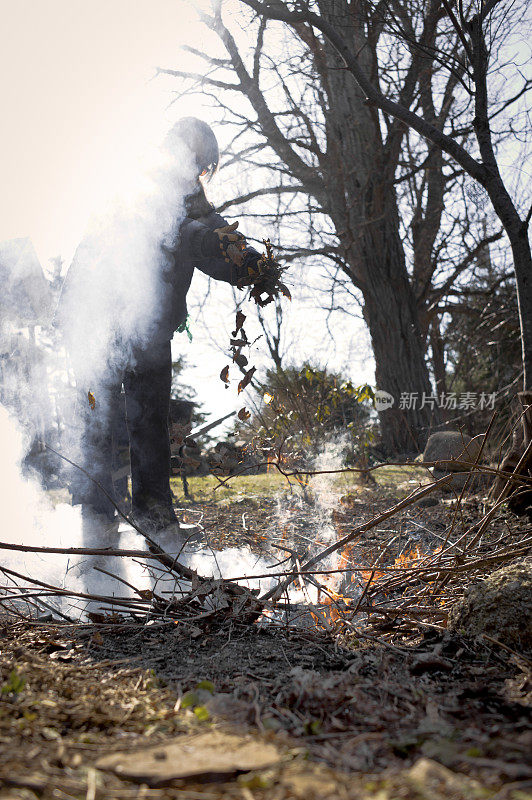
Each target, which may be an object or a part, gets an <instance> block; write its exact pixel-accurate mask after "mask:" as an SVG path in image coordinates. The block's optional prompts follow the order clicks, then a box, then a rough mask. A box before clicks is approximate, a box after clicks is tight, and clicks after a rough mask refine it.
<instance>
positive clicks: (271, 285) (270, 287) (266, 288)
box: [242, 251, 279, 294]
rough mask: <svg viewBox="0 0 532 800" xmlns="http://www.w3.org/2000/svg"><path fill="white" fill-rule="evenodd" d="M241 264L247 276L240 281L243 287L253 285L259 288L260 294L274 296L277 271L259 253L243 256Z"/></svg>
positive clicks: (277, 277)
mask: <svg viewBox="0 0 532 800" xmlns="http://www.w3.org/2000/svg"><path fill="white" fill-rule="evenodd" d="M243 264H244V266H245V267H246V269H247V273H248V274H247V276H246V277H245V278H244V280H243V281H242V283H243V285H244V284H246V285H249V284H253V286H255V287H258V286H260V290H261V292H267V293H268V294H274V293H275V291H276V288H277V281H278V280H279V271H278V270H277V269H275V267H274V266H273V265H272V264H270V263H269V262H268V261H266V259H265V258H264V256H262V255H261V254H260V253H257V252H254V251H251V252H249V251H248V252H247V253H246V254H245V258H244V259H243Z"/></svg>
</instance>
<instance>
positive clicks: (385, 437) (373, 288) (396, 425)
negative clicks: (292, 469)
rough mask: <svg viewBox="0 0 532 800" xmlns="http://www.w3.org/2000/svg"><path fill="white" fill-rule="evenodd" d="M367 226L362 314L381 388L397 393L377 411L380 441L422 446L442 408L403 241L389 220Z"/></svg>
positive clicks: (400, 448)
mask: <svg viewBox="0 0 532 800" xmlns="http://www.w3.org/2000/svg"><path fill="white" fill-rule="evenodd" d="M383 228H387V230H383ZM371 229H373V231H372V230H371ZM366 231H367V234H368V235H367V236H366V237H365V241H364V244H365V245H366V246H365V248H364V262H365V269H364V290H363V294H364V317H365V319H366V322H367V325H368V327H369V331H370V335H371V341H372V345H373V353H374V356H375V364H376V368H375V382H376V385H377V389H379V390H383V391H385V392H388V393H389V394H391V395H392V397H393V399H394V403H393V406H392V407H391V408H387V409H384V410H382V411H380V412H379V419H380V423H381V431H382V441H383V445H384V447H385V449H386V451H387V452H389V453H397V452H402V453H404V452H412V451H419V450H420V449H422V448H423V447H424V445H425V443H426V440H427V437H428V435H429V433H430V429H431V427H434V426H435V425H437V424H438V423H439V422H440V411H439V408H438V404H437V402H436V398H435V395H434V394H433V391H432V388H431V385H430V380H429V375H428V369H427V365H426V363H425V358H424V343H423V337H422V335H421V332H420V327H419V318H418V312H417V308H416V302H415V298H414V294H413V291H412V287H411V285H410V283H409V280H408V273H407V271H406V267H405V262H404V252H403V247H402V243H401V240H400V238H399V235H398V233H397V231H393V230H390V228H389V226H386V225H385V224H383V225H379V226H375V227H373V226H367V228H366ZM371 234H372V235H371ZM368 239H369V241H368Z"/></svg>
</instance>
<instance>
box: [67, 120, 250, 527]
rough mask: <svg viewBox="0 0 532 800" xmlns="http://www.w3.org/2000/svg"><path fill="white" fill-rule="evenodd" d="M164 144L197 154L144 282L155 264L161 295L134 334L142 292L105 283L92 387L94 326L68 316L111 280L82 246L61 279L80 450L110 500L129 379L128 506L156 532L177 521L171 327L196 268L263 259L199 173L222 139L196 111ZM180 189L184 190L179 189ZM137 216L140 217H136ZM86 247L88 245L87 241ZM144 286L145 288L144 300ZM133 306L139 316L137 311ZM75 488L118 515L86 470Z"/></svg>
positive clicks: (210, 166)
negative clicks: (117, 426)
mask: <svg viewBox="0 0 532 800" xmlns="http://www.w3.org/2000/svg"><path fill="white" fill-rule="evenodd" d="M165 147H166V150H167V151H168V152H169V153H173V154H174V158H175V159H176V160H178V159H180V158H182V157H183V151H184V150H186V154H187V158H188V161H189V162H190V161H192V167H191V173H190V170H189V173H188V176H187V178H186V179H180V180H177V181H176V183H175V186H174V187H173V188H172V191H173V192H174V191H175V195H176V197H177V199H178V200H179V201H180V202H177V204H176V207H177V208H179V209H180V210H179V212H178V213H177V216H178V224H177V225H176V230H177V235H176V232H175V230H172V229H171V230H170V232H165V236H164V237H163V240H162V241H161V242H160V243H159V245H158V248H159V256H160V257H158V258H157V259H156V261H155V262H154V266H153V268H152V270H151V273H150V274H149V275H148V274H147V278H146V283H148V282H150V281H152V279H153V274H152V273H153V272H154V271H157V272H158V275H157V276H156V277H157V280H156V284H157V287H158V289H157V302H156V303H154V304H153V309H154V310H153V312H150V313H149V314H145V315H144V316H145V317H147V318H148V321H146V319H144V318H143V319H142V320H141V322H139V327H140V326H142V330H143V335H142V336H140V335H138V331H137V328H136V327H135V325H133V326H131V325H127V324H125V323H124V324H122V323H120V319H122V318H123V319H125V320H127V319H130V317H131V313H130V312H131V311H132V310H133V309H132V308H129V306H131V307H133V304H134V303H135V304H138V303H139V299H138V294H139V293H138V292H137V293H136V294H134V297H135V300H134V303H133V300H130V299H129V295H128V293H127V291H125V290H124V291H122V289H120V291H118V290H117V291H116V296H115V297H113V292H112V286H113V283H112V280H111V278H109V280H110V282H111V290H110V291H111V296H110V297H109V293H108V292H106V293H105V301H104V302H105V303H108V304H109V308H110V309H111V311H112V310H113V303H114V307H115V309H116V311H115V313H112V314H111V317H112V318H113V324H112V325H111V326H110V330H112V335H111V334H110V335H108V336H107V339H106V338H105V336H104V335H103V334H101V336H100V332H99V330H98V322H97V320H96V321H95V328H96V330H95V332H94V336H96V337H98V336H100V339H101V341H103V342H105V348H104V349H101V352H100V353H99V355H98V358H96V359H95V358H93V361H94V363H97V364H98V365H99V371H100V374H99V377H98V380H97V381H96V383H95V384H94V385H95V386H96V388H95V389H93V388H91V386H90V385H89V384H90V383H91V372H90V369H86V363H85V362H86V359H85V357H84V346H87V347H88V346H89V344H91V343H90V342H89V341H88V340H89V339H90V334H87V333H86V332H85V333H84V334H83V335H81V334H80V333H79V332H78V333H77V334H75V335H69V334H70V329H72V330H74V329H75V328H76V324H77V323H76V320H75V319H74V322H72V319H73V314H72V310H73V306H74V307H76V306H77V307H78V308H79V307H80V306H81V305H82V304H83V300H82V298H83V289H81V290H80V286H81V287H83V280H85V281H86V283H85V286H86V289H87V291H93V283H94V280H96V282H97V281H98V280H100V282H101V281H102V280H104V282H105V278H103V279H102V272H101V271H100V273H98V274H99V275H100V277H99V278H96V279H92V283H90V282H89V281H88V279H87V277H86V275H84V262H85V263H88V262H89V260H90V259H88V258H85V259H83V258H82V257H81V255H80V257H79V258H76V257H75V258H74V262H73V265H72V266H71V268H70V270H69V273H68V274H67V278H66V280H65V286H64V289H63V293H62V298H61V302H60V307H59V308H60V313H59V314H58V319H59V325H60V327H62V328H63V331H64V334H65V342H66V347H67V350H71V351H72V352H74V351H75V352H76V353H77V355H76V357H75V358H74V359H73V361H74V362H75V363H74V364H73V370H74V373H75V375H76V383H77V388H78V424H79V425H80V426H81V430H80V431H78V439H79V440H80V442H79V444H80V446H79V447H78V458H81V459H82V461H83V463H82V466H83V467H84V468H85V469H86V471H87V472H88V473H89V474H90V476H91V478H93V479H94V480H95V481H96V482H97V483H98V484H100V486H102V487H103V488H104V489H105V492H106V493H107V495H108V496H109V497H111V498H113V499H114V493H113V482H112V472H113V463H112V427H113V418H114V417H116V413H117V409H118V408H119V400H120V392H121V387H122V386H123V387H124V391H125V404H126V421H127V428H128V434H129V448H130V459H131V474H132V514H133V516H134V518H135V520H136V521H137V522H138V523H139V524H140V525H144V526H145V528H148V529H149V530H150V531H151V532H154V531H156V530H158V529H162V528H167V527H168V526H169V525H176V527H177V519H176V516H175V513H174V510H173V507H172V494H171V491H170V443H169V435H168V413H169V403H170V388H171V381H172V359H171V347H170V344H171V339H172V337H173V334H174V332H175V331H177V330H178V329H179V328H181V329H182V327H183V326H184V325H185V323H186V318H187V306H186V296H187V292H188V289H189V287H190V283H191V281H192V276H193V273H194V270H195V269H200V270H201V271H202V272H204V273H206V274H207V275H209V276H210V277H211V278H214V279H215V280H219V281H224V282H226V283H230V284H232V285H237V283H238V282H239V281H240V280H241V279H242V278H244V277H245V276H246V275H247V274H248V272H249V270H250V269H251V270H252V269H253V267H254V266H256V264H257V263H258V261H259V260H260V258H261V255H260V254H259V253H258V252H257V251H256V250H254V249H253V248H251V247H247V246H246V244H245V240H244V238H243V236H242V235H241V234H240V233H238V232H237V230H236V228H237V225H238V223H233V224H229V223H228V222H227V220H225V219H224V218H223V217H221V216H220V215H219V214H217V213H216V212H215V210H214V208H213V206H212V205H211V204H210V203H209V202H208V200H207V198H206V196H205V192H204V188H203V184H202V181H205V180H208V179H209V178H210V177H211V175H212V174H213V173H214V172H215V170H216V168H217V165H218V159H219V150H218V143H217V141H216V137H215V135H214V133H213V131H212V129H211V128H210V127H209V126H208V125H207V124H206V123H204V122H202V121H200V120H198V119H195V118H193V117H186V118H184V119H181V120H179V121H178V122H177V123H176V125H174V127H173V128H172V129H171V131H170V133H169V134H168V136H167V138H166V141H165ZM180 192H181V193H182V197H181V198H179V197H178V195H179V193H180ZM138 224H139V225H140V224H141V222H140V220H139V223H138ZM115 238H116V237H115ZM83 247H85V251H83ZM80 249H81V251H82V252H86V251H87V247H86V246H85V245H83V244H82V245H81V246H80ZM89 251H90V252H93V251H94V248H92V250H91V249H90V248H89ZM93 260H94V258H93ZM104 260H105V259H104ZM111 260H112V259H111ZM155 264H156V265H157V266H155ZM126 283H127V279H126ZM116 285H117V284H116V283H115V284H114V286H115V288H116ZM118 285H120V286H121V284H118ZM148 295H149V293H148V291H147V297H146V304H147V305H148V304H149V303H148ZM102 296H103V293H102ZM131 296H132V297H133V294H132V295H131ZM61 309H63V311H62V312H61ZM65 309H66V311H67V313H65ZM135 313H139V315H140V316H142V315H141V314H140V312H137V311H135ZM75 316H76V315H75V314H74V317H75ZM108 316H109V315H108ZM115 316H116V320H115V319H114V317H115ZM103 327H105V325H104V326H103ZM85 330H86V328H85ZM104 350H105V352H104ZM103 362H105V364H104V367H105V368H103V367H102V364H103ZM76 363H77V364H78V366H77V367H76ZM93 372H94V369H93ZM71 488H72V502H73V504H78V503H81V504H82V507H83V510H84V513H86V514H89V515H91V516H92V517H95V518H96V519H97V520H98V521H99V522H101V524H102V525H103V526H104V527H105V525H107V526H109V527H112V526H113V524H115V523H116V520H114V515H115V507H114V505H113V503H112V502H111V501H110V500H109V497H107V496H106V494H105V493H104V492H102V491H101V489H100V488H99V486H97V485H96V484H95V483H94V481H91V480H90V479H88V478H87V477H86V476H85V475H84V474H83V473H82V472H81V471H79V470H78V471H74V473H73V475H72V480H71Z"/></svg>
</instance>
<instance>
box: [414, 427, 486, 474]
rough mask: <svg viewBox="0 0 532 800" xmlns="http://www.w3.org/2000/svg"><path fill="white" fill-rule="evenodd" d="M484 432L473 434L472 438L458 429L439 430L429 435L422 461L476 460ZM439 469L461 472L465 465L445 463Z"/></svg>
mask: <svg viewBox="0 0 532 800" xmlns="http://www.w3.org/2000/svg"><path fill="white" fill-rule="evenodd" d="M483 439H484V434H480V435H479V436H475V437H474V439H471V437H469V436H467V435H466V434H463V433H460V432H459V431H440V432H439V433H433V434H432V435H431V436H429V439H428V442H427V445H426V447H425V451H424V453H423V462H424V463H425V462H427V461H445V462H449V461H452V460H457V461H468V462H474V461H476V459H477V457H478V454H479V452H480V448H481V447H482V442H483ZM441 469H444V470H445V471H446V472H461V471H463V470H464V469H465V467H464V466H463V465H461V464H452V463H445V464H442V466H441Z"/></svg>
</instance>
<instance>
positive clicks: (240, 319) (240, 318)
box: [233, 311, 246, 336]
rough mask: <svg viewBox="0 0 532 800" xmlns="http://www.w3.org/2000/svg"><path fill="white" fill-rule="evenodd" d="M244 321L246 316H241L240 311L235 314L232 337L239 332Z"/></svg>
mask: <svg viewBox="0 0 532 800" xmlns="http://www.w3.org/2000/svg"><path fill="white" fill-rule="evenodd" d="M245 321H246V315H245V314H243V313H242V312H241V311H237V312H236V320H235V325H236V327H235V330H234V331H233V336H236V335H237V333H238V331H239V330H241V328H242V325H243V324H244V322H245Z"/></svg>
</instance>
